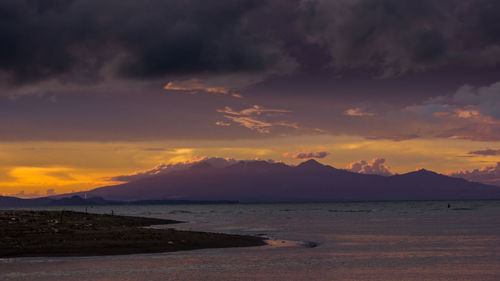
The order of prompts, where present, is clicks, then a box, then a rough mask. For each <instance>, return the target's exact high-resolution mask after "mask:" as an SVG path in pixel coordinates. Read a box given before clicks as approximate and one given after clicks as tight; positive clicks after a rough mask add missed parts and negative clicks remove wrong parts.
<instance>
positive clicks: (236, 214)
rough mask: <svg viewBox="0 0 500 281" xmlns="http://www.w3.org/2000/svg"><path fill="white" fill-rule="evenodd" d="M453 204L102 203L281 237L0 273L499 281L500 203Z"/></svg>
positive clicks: (7, 267)
mask: <svg viewBox="0 0 500 281" xmlns="http://www.w3.org/2000/svg"><path fill="white" fill-rule="evenodd" d="M447 203H448V202H438V201H429V202H370V203H324V204H320V203H315V204H234V205H176V206H103V207H94V208H89V209H88V210H89V212H90V211H91V212H95V213H110V212H111V210H113V211H114V213H115V214H120V215H136V216H148V217H158V218H169V219H176V220H182V221H188V223H185V224H179V225H175V228H178V229H187V230H202V231H215V232H225V233H238V234H252V235H265V236H267V237H270V238H273V239H277V240H279V241H278V243H277V245H273V246H263V247H253V248H232V249H208V250H196V251H186V252H176V253H164V254H143V255H126V256H105V257H77V258H74V257H72V258H16V259H0V280H88V279H91V280H500V201H467V202H450V203H451V208H449V209H448V208H447ZM64 209H67V210H69V209H73V210H78V211H81V210H84V208H83V207H74V208H64ZM168 227H172V225H170V226H168ZM281 240H287V241H293V243H281ZM304 242H315V243H318V244H319V246H318V247H315V248H309V247H306V246H304V245H305V244H307V243H304Z"/></svg>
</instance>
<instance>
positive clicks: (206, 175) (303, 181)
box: [54, 160, 500, 202]
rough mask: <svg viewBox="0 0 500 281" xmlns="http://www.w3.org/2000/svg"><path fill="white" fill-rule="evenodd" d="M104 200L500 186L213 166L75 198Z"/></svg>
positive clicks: (294, 198) (306, 167)
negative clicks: (99, 198) (86, 197)
mask: <svg viewBox="0 0 500 281" xmlns="http://www.w3.org/2000/svg"><path fill="white" fill-rule="evenodd" d="M75 195H76V196H80V197H85V196H88V197H101V198H104V199H105V200H119V201H136V200H196V201H207V200H208V201H214V200H229V201H233V200H234V201H239V202H285V201H286V202H305V201H368V200H369V201H376V200H461V199H464V200H467V199H500V187H497V186H491V185H486V184H481V183H475V182H469V181H467V180H464V179H460V178H452V177H448V176H445V175H442V174H438V173H435V172H432V171H428V170H424V169H422V170H419V171H415V172H410V173H406V174H400V175H393V176H380V175H369V174H359V173H353V172H350V171H346V170H343V169H336V168H334V167H331V166H328V165H323V164H321V163H319V162H317V161H315V160H308V161H305V162H303V163H301V164H299V165H297V166H289V165H286V164H284V163H273V162H267V161H239V162H237V163H235V164H231V165H229V166H226V167H215V166H213V165H211V164H210V163H208V162H203V161H202V162H199V163H196V164H194V165H192V166H190V167H188V168H186V169H184V170H175V171H171V172H167V173H160V174H153V175H148V176H147V177H142V178H139V179H137V180H133V181H130V182H127V183H122V184H118V185H113V186H105V187H100V188H96V189H93V190H89V191H87V192H78V193H72V194H63V195H58V196H57V197H54V198H56V199H57V198H58V199H60V198H63V197H69V196H75Z"/></svg>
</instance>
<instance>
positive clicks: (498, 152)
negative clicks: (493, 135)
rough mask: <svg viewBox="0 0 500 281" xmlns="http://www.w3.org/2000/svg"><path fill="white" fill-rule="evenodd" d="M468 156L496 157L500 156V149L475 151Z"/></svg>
mask: <svg viewBox="0 0 500 281" xmlns="http://www.w3.org/2000/svg"><path fill="white" fill-rule="evenodd" d="M468 154H473V155H482V156H494V155H500V149H483V150H475V151H471V152H469V153H468Z"/></svg>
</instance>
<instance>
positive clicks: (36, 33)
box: [0, 0, 500, 82]
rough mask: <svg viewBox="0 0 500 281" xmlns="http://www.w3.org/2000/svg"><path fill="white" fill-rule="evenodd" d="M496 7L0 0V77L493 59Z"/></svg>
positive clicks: (261, 0)
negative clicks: (285, 62)
mask: <svg viewBox="0 0 500 281" xmlns="http://www.w3.org/2000/svg"><path fill="white" fill-rule="evenodd" d="M498 15H500V4H499V3H498V1H493V0H483V1H458V0H444V1H431V0H419V1H413V0H408V1H400V0H340V1H323V0H303V1H298V0H297V1H270V0H238V1H230V0H217V1H201V0H188V1H160V0H151V1H131V0H121V1H119V0H108V1H97V0H87V1H84V0H68V1H59V0H4V1H1V2H0V36H1V38H2V44H1V45H0V74H1V75H0V78H1V77H3V78H4V79H5V77H7V78H10V80H11V81H16V82H24V81H27V80H38V79H45V78H49V77H53V76H57V75H62V74H66V75H67V76H70V78H72V79H75V76H77V77H85V78H84V80H88V79H93V80H96V79H100V78H101V76H103V75H105V74H108V75H109V74H110V73H109V72H111V74H118V75H119V76H121V77H122V78H123V77H125V78H127V77H128V78H154V77H162V76H164V75H167V74H175V75H182V74H194V73H207V72H208V73H227V72H242V71H243V72H262V71H265V70H267V69H268V68H270V67H272V66H273V65H274V64H275V63H276V62H277V61H279V60H280V59H282V58H283V57H285V56H290V57H291V58H293V60H295V61H296V62H297V63H298V64H299V66H300V68H299V70H302V71H305V72H318V71H319V70H322V71H327V72H328V71H332V69H334V70H336V71H337V72H339V71H343V70H345V69H350V68H354V69H371V70H372V71H375V73H376V75H379V76H380V75H382V76H384V77H386V76H391V75H395V74H400V73H404V72H407V71H411V70H422V69H426V68H428V67H438V66H442V65H449V64H456V63H459V64H464V63H465V64H480V65H481V64H491V63H493V64H494V63H495V62H498V61H499V60H500V58H498V55H499V54H500V46H499V45H497V44H498V43H500V24H499V23H498V22H499V21H498V20H497V18H498ZM471 39H473V40H471ZM471 41H472V42H471ZM327 65H330V66H329V67H327ZM64 79H69V78H68V77H64ZM64 79H63V80H64ZM80 79H81V78H80Z"/></svg>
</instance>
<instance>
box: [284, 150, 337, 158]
mask: <svg viewBox="0 0 500 281" xmlns="http://www.w3.org/2000/svg"><path fill="white" fill-rule="evenodd" d="M328 155H330V152H328V151H315V152H286V153H284V154H283V157H286V158H293V159H323V158H325V157H326V156H328Z"/></svg>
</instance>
